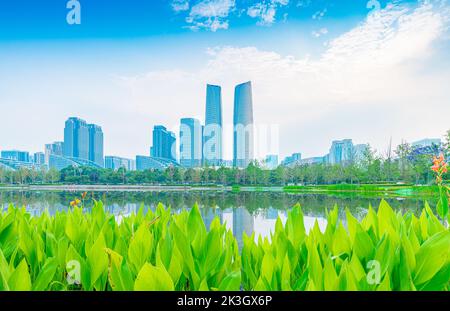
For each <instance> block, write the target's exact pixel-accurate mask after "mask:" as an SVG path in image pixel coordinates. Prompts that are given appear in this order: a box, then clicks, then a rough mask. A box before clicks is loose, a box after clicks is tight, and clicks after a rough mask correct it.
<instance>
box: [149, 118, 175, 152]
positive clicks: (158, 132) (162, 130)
mask: <svg viewBox="0 0 450 311" xmlns="http://www.w3.org/2000/svg"><path fill="white" fill-rule="evenodd" d="M175 142H176V138H175V134H174V133H173V132H171V131H168V130H167V129H166V127H165V126H162V125H155V127H154V128H153V146H152V148H151V149H150V155H151V156H152V157H156V158H163V159H169V160H172V161H176V157H175V155H176V153H175V147H176V146H175Z"/></svg>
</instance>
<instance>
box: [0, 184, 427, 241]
mask: <svg viewBox="0 0 450 311" xmlns="http://www.w3.org/2000/svg"><path fill="white" fill-rule="evenodd" d="M80 196H81V192H72V191H22V190H0V208H2V209H7V208H8V205H9V204H10V203H12V204H14V205H16V206H25V207H26V209H27V210H28V211H29V212H30V213H31V214H32V215H39V214H40V213H42V212H43V211H45V210H48V211H49V213H50V214H54V213H55V212H56V211H62V210H66V209H67V208H68V206H69V202H70V201H72V200H73V199H74V198H76V197H78V198H80ZM92 198H94V199H96V200H101V201H102V202H103V203H104V205H105V207H106V209H107V210H108V211H109V212H111V213H113V214H115V215H117V217H121V216H126V215H129V214H130V213H132V212H137V211H138V210H139V208H140V206H144V209H145V210H147V209H154V208H155V207H156V205H157V204H158V203H159V202H161V203H162V204H164V205H166V206H171V207H172V209H173V210H174V211H175V212H177V211H180V210H181V209H190V208H191V207H192V206H193V205H194V204H195V203H198V205H199V207H200V211H201V213H202V216H203V219H204V221H205V223H206V226H207V227H208V226H209V224H210V223H211V221H212V220H213V219H214V217H216V216H217V217H219V218H220V220H221V222H225V223H226V225H227V227H228V228H229V229H230V230H232V231H233V233H234V235H235V237H236V238H237V240H238V243H239V245H240V246H241V245H242V238H241V237H242V234H243V233H244V232H246V233H247V234H251V233H252V232H255V234H256V236H258V235H262V236H263V237H268V236H270V232H271V230H272V229H273V228H274V227H275V221H276V220H277V218H278V217H280V219H281V220H282V221H283V223H284V221H285V220H286V217H287V212H288V211H289V209H291V208H292V206H294V205H295V204H297V203H299V204H300V205H301V206H302V210H303V213H304V215H305V227H306V230H309V229H310V228H311V227H312V226H313V225H314V222H315V221H317V222H318V224H319V227H320V228H321V229H322V230H323V228H324V227H325V226H326V220H325V209H326V208H327V209H331V208H333V206H334V205H335V204H337V206H338V207H339V209H340V210H339V213H340V216H341V219H343V220H344V218H345V217H344V215H345V208H346V207H347V208H349V209H350V211H351V212H352V214H353V215H354V216H355V217H357V218H359V219H361V218H362V217H363V216H364V215H365V213H366V211H367V208H368V206H369V204H370V205H372V206H373V207H374V208H377V207H378V205H379V203H380V200H381V199H382V196H379V195H378V196H362V195H360V194H357V193H342V194H334V195H329V194H314V193H284V192H245V191H244V192H238V193H234V192H227V191H195V190H191V191H131V192H130V191H109V192H105V191H93V192H91V191H90V192H89V193H88V195H87V196H86V199H85V206H86V207H88V208H89V206H91V205H92ZM385 199H386V201H387V202H388V203H389V204H390V205H391V206H392V207H393V208H394V209H395V210H401V211H402V212H403V213H404V212H406V211H411V212H413V213H415V214H416V215H417V214H419V213H420V211H421V209H422V208H423V204H424V201H425V200H428V202H429V203H430V206H432V207H433V208H434V200H435V198H433V197H426V198H425V197H398V198H392V197H389V198H388V197H386V198H385Z"/></svg>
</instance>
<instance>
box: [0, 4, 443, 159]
mask: <svg viewBox="0 0 450 311" xmlns="http://www.w3.org/2000/svg"><path fill="white" fill-rule="evenodd" d="M74 2H78V3H79V4H80V11H79V12H80V15H79V16H80V23H79V24H69V23H68V21H67V18H68V16H67V15H68V14H69V15H70V14H71V13H72V8H74V7H73V6H72V5H73V4H74ZM67 7H69V8H67ZM72 16H73V15H70V16H69V17H72ZM69 19H70V18H69ZM449 22H450V3H449V2H448V0H430V1H397V0H394V1H377V0H352V1H350V0H348V1H343V0H330V1H325V0H158V1H156V0H127V1H125V0H117V1H106V0H95V1H92V0H89V1H87V0H79V1H75V0H71V1H66V0H45V1H32V0H14V1H12V0H9V1H6V0H5V1H1V2H0V111H1V114H0V150H6V149H19V150H27V151H30V152H37V151H43V149H44V145H45V144H46V143H50V142H53V141H61V140H63V128H64V121H65V120H66V119H67V118H68V117H71V116H77V117H81V118H83V119H85V120H86V121H87V122H89V123H95V124H98V125H100V126H102V129H103V132H104V136H105V155H116V156H123V157H129V158H134V157H135V155H137V154H139V155H148V154H149V149H150V146H151V144H152V138H151V132H152V128H153V126H154V125H157V124H163V125H166V126H167V127H168V128H169V129H171V130H173V131H175V132H178V131H179V121H180V118H182V117H195V118H198V119H200V120H201V121H202V122H203V121H204V114H205V103H206V84H207V83H210V84H218V85H221V86H222V96H223V116H224V124H225V125H224V129H225V133H224V136H225V157H226V158H228V159H230V158H231V155H232V150H231V146H232V131H231V129H230V128H229V127H228V126H229V125H230V124H231V123H232V119H233V115H232V113H233V111H232V110H233V94H234V87H235V86H236V85H237V84H239V83H242V82H246V81H252V85H253V105H254V120H255V126H256V130H257V132H258V131H259V133H261V134H260V135H259V136H258V137H262V139H264V137H265V136H264V135H263V133H264V131H263V129H267V128H269V129H272V130H274V132H273V133H277V134H276V137H277V138H278V140H277V143H276V144H273V143H272V144H271V145H270V147H271V148H270V150H268V149H267V148H264V147H262V144H259V147H258V149H257V154H258V157H262V156H264V154H266V153H279V154H280V157H284V156H286V155H289V154H291V153H294V152H301V153H302V155H303V157H304V158H306V157H312V156H322V155H325V154H326V153H327V152H328V150H329V148H330V145H331V141H332V140H339V139H345V138H351V139H353V141H354V143H355V144H356V143H370V145H371V146H372V147H373V148H375V149H376V150H378V152H380V153H384V152H385V151H386V150H387V148H388V145H389V141H390V139H392V142H393V144H394V145H395V144H398V143H400V142H401V141H402V140H406V141H409V142H412V141H415V140H419V139H422V138H427V137H428V138H441V137H442V136H443V135H444V133H445V132H446V131H447V130H448V129H450V122H449V118H448V116H449V115H450V99H449V95H448V94H449V91H448V86H449V85H450V32H449Z"/></svg>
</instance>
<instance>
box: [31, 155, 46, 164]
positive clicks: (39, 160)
mask: <svg viewBox="0 0 450 311" xmlns="http://www.w3.org/2000/svg"><path fill="white" fill-rule="evenodd" d="M33 162H34V164H39V165H43V164H45V154H44V153H43V152H36V153H35V154H34V155H33Z"/></svg>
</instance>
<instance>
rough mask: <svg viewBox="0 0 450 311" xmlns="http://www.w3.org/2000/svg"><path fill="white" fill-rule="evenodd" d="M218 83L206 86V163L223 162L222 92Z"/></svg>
mask: <svg viewBox="0 0 450 311" xmlns="http://www.w3.org/2000/svg"><path fill="white" fill-rule="evenodd" d="M221 91H222V90H221V87H220V86H217V85H210V84H208V85H207V86H206V114H205V128H204V131H203V140H204V146H203V159H204V162H205V164H207V165H213V166H218V165H221V164H222V160H223V158H222V133H223V128H222V126H223V124H222V93H221Z"/></svg>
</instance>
